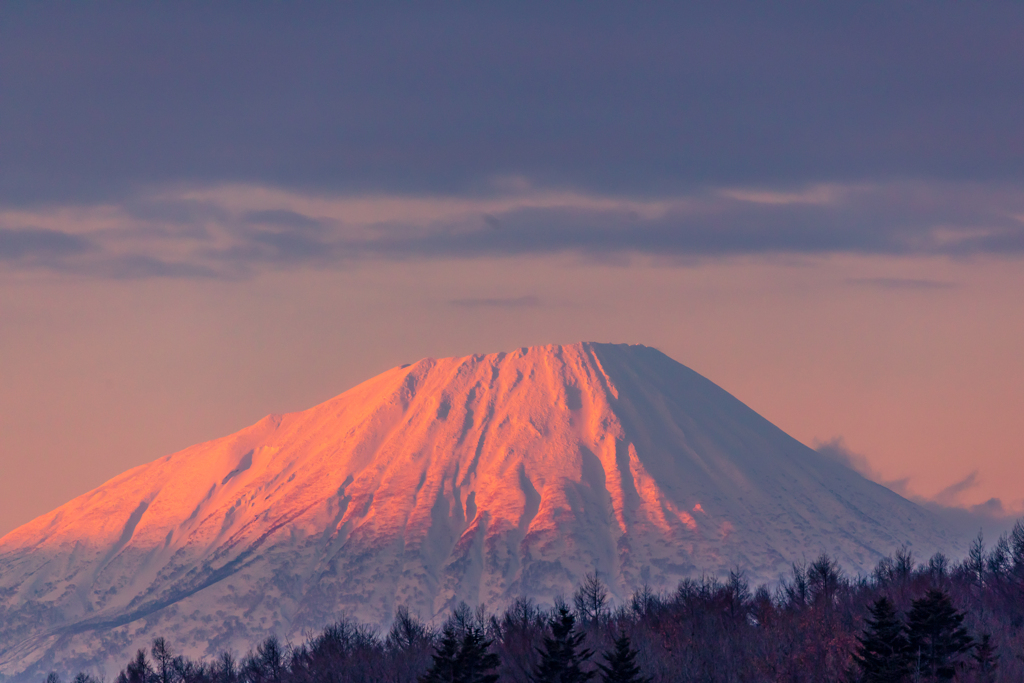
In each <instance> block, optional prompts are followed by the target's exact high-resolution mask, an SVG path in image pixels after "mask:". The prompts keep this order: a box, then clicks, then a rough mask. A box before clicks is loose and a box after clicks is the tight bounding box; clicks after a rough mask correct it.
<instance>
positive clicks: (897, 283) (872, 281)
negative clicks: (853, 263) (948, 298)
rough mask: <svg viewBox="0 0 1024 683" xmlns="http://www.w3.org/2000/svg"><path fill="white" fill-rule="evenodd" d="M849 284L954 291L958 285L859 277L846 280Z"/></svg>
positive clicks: (913, 279) (942, 281)
mask: <svg viewBox="0 0 1024 683" xmlns="http://www.w3.org/2000/svg"><path fill="white" fill-rule="evenodd" d="M846 282H847V284H851V285H857V286H863V287H877V288H879V289H897V290H898V289H925V290H930V289H954V288H956V286H957V285H956V283H954V282H946V281H945V280H926V279H920V278H905V277H857V278H849V279H847V280H846Z"/></svg>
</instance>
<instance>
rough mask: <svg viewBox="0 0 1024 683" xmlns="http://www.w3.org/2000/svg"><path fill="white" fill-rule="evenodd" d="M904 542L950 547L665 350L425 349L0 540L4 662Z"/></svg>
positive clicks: (619, 585) (119, 480) (48, 660)
mask: <svg viewBox="0 0 1024 683" xmlns="http://www.w3.org/2000/svg"><path fill="white" fill-rule="evenodd" d="M900 545H913V547H914V548H915V550H917V551H918V552H926V553H927V552H931V551H933V550H935V549H937V548H945V547H949V544H948V541H947V539H946V538H945V536H944V534H943V532H942V530H941V529H940V528H939V526H938V525H937V524H936V522H935V520H934V519H933V518H932V517H931V515H930V514H929V513H927V512H926V511H924V510H922V509H921V508H919V507H918V506H916V505H914V504H913V503H910V502H909V501H906V500H904V499H903V498H900V497H899V496H898V495H896V494H895V493H892V492H891V491H889V490H887V489H885V488H883V487H881V486H878V485H877V484H874V483H872V482H869V481H867V480H865V479H864V478H863V477H861V476H860V475H858V474H856V473H854V472H852V471H851V470H848V469H846V468H843V467H842V466H840V465H838V464H836V463H834V462H831V461H828V460H826V459H824V458H822V457H821V456H819V455H818V454H817V453H816V452H814V451H812V450H811V449H809V448H807V447H805V446H803V445H802V444H800V443H798V442H797V441H795V440H794V439H792V438H790V437H789V436H787V435H786V434H784V433H783V432H782V431H780V430H779V429H777V428H776V427H774V426H773V425H771V424H770V423H769V422H768V421H766V420H764V419H763V418H761V417H760V416H758V415H757V414H756V413H755V412H754V411H752V410H751V409H749V408H748V407H747V406H745V405H744V404H742V403H741V402H740V401H738V400H737V399H736V398H734V397H733V396H731V395H730V394H728V393H727V392H725V391H724V390H722V389H721V388H719V387H717V386H716V385H715V384H713V383H712V382H710V381H709V380H707V379H705V378H704V377H702V376H701V375H699V374H697V373H695V372H693V371H692V370H689V369H688V368H686V367H684V366H683V365H681V364H679V363H677V362H676V361H674V360H672V359H671V358H669V357H668V356H666V355H664V354H662V353H661V352H660V351H657V350H656V349H653V348H650V347H646V346H634V345H614V344H598V343H593V342H581V343H577V344H569V345H563V346H557V345H552V346H539V347H530V348H521V349H518V350H516V351H512V352H508V353H497V354H490V355H474V356H467V357H463V358H442V359H424V360H421V361H419V362H417V363H413V364H411V365H408V366H402V367H396V368H393V369H391V370H389V371H387V372H384V373H382V374H381V375H378V376H377V377H374V378H372V379H370V380H368V381H366V382H363V383H362V384H360V385H358V386H356V387H354V388H352V389H350V390H349V391H346V392H345V393H343V394H341V395H339V396H336V397H335V398H332V399H330V400H328V401H326V402H324V403H322V404H320V405H318V406H316V407H314V408H311V409H309V410H306V411H303V412H299V413H291V414H287V415H279V416H268V417H267V418H264V419H263V420H261V421H260V422H258V423H256V424H255V425H253V426H251V427H249V428H247V429H244V430H242V431H240V432H238V433H236V434H233V435H230V436H227V437H224V438H222V439H217V440H215V441H210V442H208V443H204V444H199V445H196V446H193V447H191V448H188V449H186V450H184V451H181V452H179V453H175V454H173V455H169V456H166V457H164V458H160V459H159V460H156V461H154V462H152V463H149V464H147V465H142V466H140V467H137V468H135V469H132V470H129V471H128V472H125V473H124V474H122V475H120V476H118V477H116V478H114V479H112V480H111V481H109V482H107V483H106V484H104V485H103V486H101V487H99V488H97V489H96V490H94V491H90V492H89V493H86V494H85V495H83V496H80V497H78V498H76V499H74V500H72V501H70V502H69V503H67V504H66V505H64V506H62V507H60V508H58V509H57V510H54V511H53V512H51V513H48V514H47V515H43V516H42V517H40V518H39V519H36V520H34V521H32V522H30V523H29V524H27V525H25V526H23V527H21V528H19V529H16V530H15V531H13V532H11V533H10V534H8V535H7V536H6V537H4V538H3V539H0V577H2V578H0V596H2V597H0V600H2V601H3V603H2V609H3V610H4V614H5V621H4V624H3V625H2V626H0V642H2V643H9V644H11V645H10V646H7V649H6V650H2V651H0V670H2V671H5V672H7V673H13V672H16V671H22V670H26V668H30V667H31V666H33V665H35V666H38V667H42V666H44V664H45V666H52V665H53V662H55V661H64V662H69V661H71V660H72V659H73V658H74V657H75V656H79V655H74V653H75V652H85V651H89V652H98V653H100V654H99V655H97V657H99V658H100V659H103V658H104V657H110V658H112V659H114V660H116V661H120V659H123V656H124V655H125V653H126V652H128V651H130V650H131V648H134V647H137V643H138V642H143V641H145V640H146V639H147V638H152V637H153V636H155V635H162V634H164V633H172V632H173V633H174V634H175V637H176V639H178V640H179V641H183V644H185V645H186V646H187V647H188V648H191V649H190V650H189V651H190V652H192V653H193V654H206V653H211V652H213V651H217V650H220V649H223V648H224V647H225V646H226V644H233V645H234V646H235V647H236V649H239V650H244V649H245V647H247V644H248V643H251V642H253V641H255V640H258V639H260V638H262V637H265V636H266V635H267V632H268V631H270V632H275V633H277V634H278V635H281V636H284V637H288V636H295V635H296V634H300V633H301V632H302V630H303V629H308V628H317V627H320V626H322V625H323V624H324V623H327V622H329V621H331V620H333V619H335V618H336V617H337V615H338V614H339V613H346V614H348V615H350V616H353V617H356V618H359V619H361V620H364V621H369V622H371V623H385V622H386V621H388V620H389V619H390V617H391V615H392V614H393V613H394V610H395V608H396V607H397V606H398V605H406V606H408V607H409V608H410V609H411V610H412V611H413V612H414V613H418V614H419V615H420V616H421V617H423V618H427V619H429V618H433V617H436V616H440V615H443V614H445V613H446V612H447V611H448V610H450V609H451V608H453V607H454V606H455V605H457V604H458V603H459V602H461V601H465V602H467V603H469V604H470V605H477V604H484V605H486V606H488V607H490V608H497V607H500V606H502V605H503V604H505V603H506V602H508V601H509V600H510V599H512V598H514V597H517V596H528V597H532V598H534V599H536V600H539V601H541V602H550V601H551V600H552V599H553V598H554V597H555V596H556V595H559V594H563V595H564V594H569V593H570V592H571V590H572V588H573V586H574V585H575V584H576V583H577V582H578V581H579V580H580V579H581V578H582V577H583V576H584V575H585V574H587V573H591V572H594V573H597V575H598V576H600V577H601V579H602V580H603V581H604V582H605V583H606V584H607V585H608V586H609V589H610V591H611V593H612V595H613V596H614V597H616V598H617V599H625V598H626V597H628V595H629V593H630V592H631V591H632V590H634V589H636V588H637V587H638V586H640V585H642V584H647V585H650V586H652V587H654V588H655V589H658V590H670V589H673V588H674V587H675V585H676V584H677V582H678V581H679V580H680V579H681V578H684V577H687V576H696V575H702V574H711V575H716V574H717V575H724V574H726V573H727V572H728V571H730V570H732V569H735V568H737V567H740V568H742V569H743V570H744V571H745V572H746V573H747V575H748V577H749V578H751V579H753V580H771V579H775V578H777V577H778V576H779V575H781V574H783V573H785V572H786V571H788V569H789V567H790V566H791V564H792V563H793V562H794V561H800V560H802V559H809V558H813V557H815V556H817V555H818V554H819V553H821V552H827V553H829V554H830V555H832V556H834V557H836V558H837V559H838V560H839V561H840V562H841V563H842V564H843V565H845V566H846V567H848V568H850V569H853V570H860V571H866V570H868V569H870V567H871V566H873V564H874V563H875V562H876V561H877V560H878V559H879V558H880V557H881V556H882V555H884V554H888V553H890V552H891V551H892V550H893V549H895V548H896V547H898V546H900ZM40 615H42V616H40ZM69 658H71V659H69ZM41 670H42V669H41ZM113 673H116V672H114V671H108V672H107V675H112V674H113Z"/></svg>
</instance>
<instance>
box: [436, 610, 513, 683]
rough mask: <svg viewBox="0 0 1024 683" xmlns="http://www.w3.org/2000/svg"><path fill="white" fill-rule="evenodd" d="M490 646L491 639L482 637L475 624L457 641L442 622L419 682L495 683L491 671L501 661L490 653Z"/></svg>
mask: <svg viewBox="0 0 1024 683" xmlns="http://www.w3.org/2000/svg"><path fill="white" fill-rule="evenodd" d="M490 646H491V641H489V640H486V639H485V638H484V634H483V631H481V630H480V629H479V628H478V627H475V626H471V627H469V628H467V629H466V630H465V633H464V634H463V636H462V642H461V644H460V642H459V638H458V634H457V633H456V629H455V628H454V627H453V626H452V625H450V624H448V625H446V626H445V627H444V631H442V636H441V643H440V644H439V645H438V646H437V647H436V648H435V651H434V655H433V663H432V664H431V666H430V669H429V670H428V671H427V673H426V674H424V675H423V676H422V677H421V678H420V679H419V680H420V683H495V682H496V681H497V680H498V676H497V674H494V673H491V672H493V671H494V669H496V668H497V667H498V664H500V663H501V660H500V659H499V657H498V655H496V654H494V653H493V652H490Z"/></svg>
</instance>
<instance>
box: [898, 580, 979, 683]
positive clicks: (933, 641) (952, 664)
mask: <svg viewBox="0 0 1024 683" xmlns="http://www.w3.org/2000/svg"><path fill="white" fill-rule="evenodd" d="M963 620H964V615H963V614H961V613H960V612H958V611H957V610H956V608H954V607H953V603H952V602H951V601H950V599H949V596H948V595H946V594H945V593H944V592H942V591H940V590H935V589H932V590H930V591H928V593H927V594H926V595H925V596H924V597H923V598H921V599H920V600H914V602H913V605H912V608H911V610H910V614H909V618H908V624H907V632H908V636H909V640H910V656H911V661H912V663H913V665H914V667H915V668H916V670H917V673H918V675H919V676H920V677H921V680H925V681H950V680H953V677H954V676H955V675H956V670H957V669H958V668H962V667H963V664H964V662H963V655H964V654H966V653H967V652H968V651H970V649H971V646H972V642H971V641H972V639H971V637H970V636H969V635H968V634H967V630H966V629H965V628H964V627H963V626H962V625H961V624H962V623H963Z"/></svg>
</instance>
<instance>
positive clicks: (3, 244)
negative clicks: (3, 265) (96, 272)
mask: <svg viewBox="0 0 1024 683" xmlns="http://www.w3.org/2000/svg"><path fill="white" fill-rule="evenodd" d="M92 247H93V244H92V243H91V242H90V241H89V240H88V239H86V238H83V237H80V236H78V235H70V234H68V233H64V232H60V231H58V230H44V229H16V230H11V229H3V228H0V260H30V259H31V260H34V259H43V260H48V259H53V258H56V257H64V256H69V255H74V254H81V253H83V252H86V251H89V250H90V249H91V248H92Z"/></svg>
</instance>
